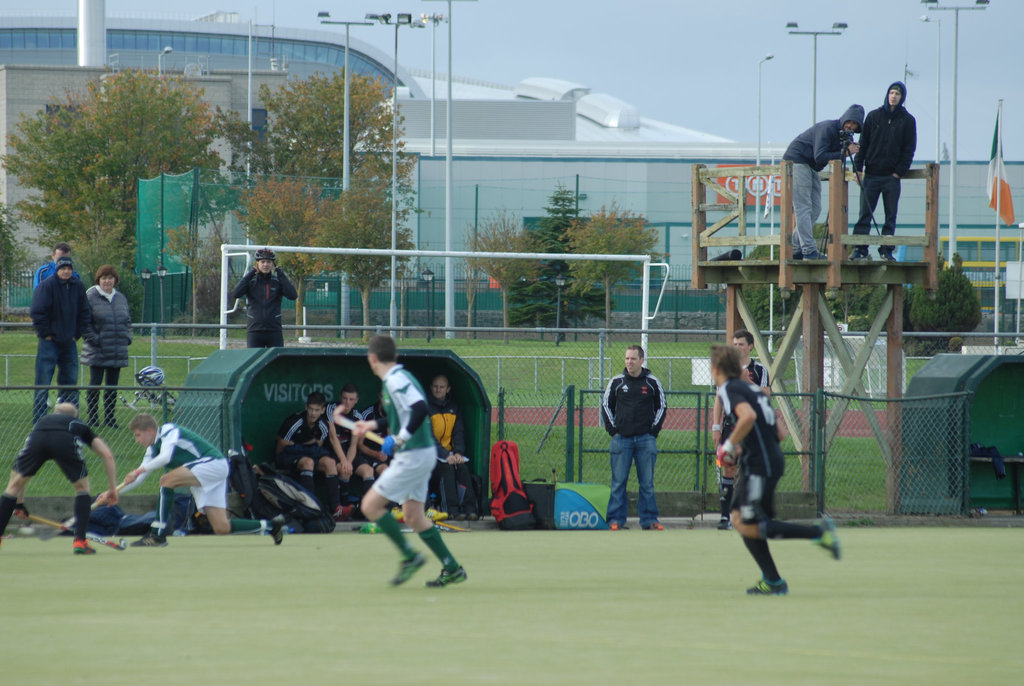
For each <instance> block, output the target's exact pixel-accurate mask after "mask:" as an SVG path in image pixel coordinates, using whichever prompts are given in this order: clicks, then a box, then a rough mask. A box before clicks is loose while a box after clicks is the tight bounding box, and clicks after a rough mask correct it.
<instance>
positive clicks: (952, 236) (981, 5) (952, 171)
mask: <svg viewBox="0 0 1024 686" xmlns="http://www.w3.org/2000/svg"><path fill="white" fill-rule="evenodd" d="M921 4H922V5H928V11H929V12H931V11H943V10H945V11H950V12H952V13H953V135H952V136H951V137H950V151H949V225H948V229H947V234H946V235H947V239H946V242H947V243H948V244H949V245H948V248H949V251H948V252H949V264H953V254H954V253H956V95H957V61H958V60H957V58H958V54H959V51H960V10H984V9H988V0H974V5H969V6H966V7H963V6H958V7H939V6H938V5H939V0H921Z"/></svg>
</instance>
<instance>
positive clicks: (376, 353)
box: [352, 336, 466, 587]
mask: <svg viewBox="0 0 1024 686" xmlns="http://www.w3.org/2000/svg"><path fill="white" fill-rule="evenodd" d="M366 358H367V361H368V362H369V363H370V369H371V370H373V373H374V374H375V375H376V376H377V377H378V378H379V379H380V380H381V381H382V382H383V388H382V390H381V404H382V405H383V408H384V414H385V417H383V418H377V419H372V420H368V421H367V420H362V421H359V422H356V428H355V429H353V432H352V433H353V434H354V435H356V436H362V435H364V434H365V433H366V432H367V431H377V430H380V429H382V428H384V427H385V426H387V428H388V430H389V435H388V436H387V437H386V438H385V439H384V443H383V445H381V452H382V453H384V454H385V455H389V456H390V455H394V459H393V460H391V463H390V465H389V466H388V468H387V469H385V470H384V473H383V474H381V475H380V478H378V479H377V480H376V481H375V482H374V483H373V486H372V487H371V488H370V490H369V491H367V493H366V495H365V496H363V503H362V512H363V514H364V515H365V516H366V518H367V519H369V520H370V521H371V522H376V523H377V526H378V527H380V530H381V531H382V532H383V533H385V534H386V535H387V537H388V538H390V539H391V540H392V541H393V542H394V544H395V545H396V546H398V550H399V551H400V552H401V554H402V564H401V566H400V567H399V568H398V574H397V575H396V576H395V577H394V578H393V579H392V580H391V583H392V584H394V585H395V586H397V585H399V584H402V583H405V582H406V581H408V580H409V577H411V576H412V575H413V574H414V573H415V572H416V570H418V569H419V568H420V567H422V566H423V565H424V564H426V560H425V559H424V558H423V556H422V555H421V554H419V553H418V552H416V550H415V549H413V548H412V547H411V546H410V545H409V542H408V541H407V540H406V538H405V536H404V535H403V534H402V529H401V526H400V525H399V523H398V521H397V520H396V519H395V518H394V517H393V516H392V515H391V512H390V511H389V509H388V508H389V504H390V503H391V502H396V503H399V504H401V506H402V514H403V519H404V520H405V523H406V524H408V525H409V526H411V527H412V530H413V531H415V532H416V533H418V534H419V536H420V538H421V539H423V542H424V543H425V544H426V545H427V547H428V548H430V550H431V552H433V553H434V555H436V556H437V558H438V559H439V560H440V561H441V564H442V569H441V575H440V576H439V577H437V578H436V579H434V580H433V581H428V582H427V586H430V587H438V586H448V585H449V584H456V583H459V582H462V581H465V580H466V570H465V569H463V568H462V567H461V566H460V565H459V563H458V562H456V561H455V558H454V557H453V556H452V554H451V552H449V550H448V546H446V545H445V543H444V541H443V540H441V533H440V532H439V531H438V530H437V529H435V528H434V523H433V522H431V521H430V520H429V519H427V517H426V515H425V514H424V507H425V503H426V501H427V495H428V493H427V491H428V483H429V481H430V472H431V471H432V470H433V469H434V463H435V462H436V461H437V448H436V447H435V444H434V433H433V431H432V430H431V428H430V422H429V421H427V417H428V415H429V414H430V411H429V410H428V408H427V399H426V394H424V392H423V388H422V387H421V386H420V384H419V382H418V381H416V379H415V378H414V377H413V375H412V374H410V373H409V372H407V371H406V370H405V369H404V368H403V367H402V365H400V364H397V359H398V349H397V347H396V346H395V341H394V339H392V338H391V337H390V336H374V337H373V338H372V339H371V340H370V346H369V349H368V351H367V355H366Z"/></svg>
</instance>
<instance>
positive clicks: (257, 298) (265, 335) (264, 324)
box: [231, 248, 299, 348]
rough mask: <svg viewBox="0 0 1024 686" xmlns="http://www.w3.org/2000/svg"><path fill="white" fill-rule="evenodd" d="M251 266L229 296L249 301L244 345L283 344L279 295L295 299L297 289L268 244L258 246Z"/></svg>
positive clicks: (277, 345) (269, 345)
mask: <svg viewBox="0 0 1024 686" xmlns="http://www.w3.org/2000/svg"><path fill="white" fill-rule="evenodd" d="M254 262H255V264H254V265H253V267H252V269H250V270H249V271H248V272H246V274H245V276H243V277H242V279H241V280H240V281H239V282H238V283H237V284H236V285H235V287H234V288H233V289H231V299H232V300H234V299H235V298H241V297H242V296H243V295H244V296H245V297H246V300H247V301H248V314H249V318H248V322H247V323H246V336H245V340H246V347H249V348H274V347H278V348H280V347H281V346H283V345H284V330H283V329H282V328H281V298H282V297H284V298H288V299H289V300H295V299H296V298H298V297H299V293H298V291H296V290H295V286H294V285H293V284H292V282H291V281H289V280H288V277H287V276H286V275H285V273H284V271H283V270H282V269H281V268H280V267H278V266H277V255H275V254H274V251H273V250H271V249H270V248H260V249H259V250H257V251H256V255H255V256H254Z"/></svg>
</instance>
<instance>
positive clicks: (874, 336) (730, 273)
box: [691, 160, 939, 488]
mask: <svg viewBox="0 0 1024 686" xmlns="http://www.w3.org/2000/svg"><path fill="white" fill-rule="evenodd" d="M756 176H777V177H779V178H780V180H781V201H780V204H781V217H780V222H779V233H778V234H774V235H764V236H752V235H749V234H748V232H747V228H748V223H747V208H748V204H747V192H746V180H747V178H748V177H756ZM820 176H821V178H822V179H823V180H825V181H827V183H828V190H829V193H828V195H829V202H828V208H827V210H828V227H827V241H826V242H827V247H826V249H825V251H824V252H825V254H826V255H827V257H828V259H824V260H794V259H793V248H792V242H791V237H792V234H793V231H794V225H795V218H794V214H793V163H792V162H782V163H780V164H777V165H761V166H753V165H752V166H747V167H722V168H714V169H713V168H709V167H707V166H706V165H703V164H695V165H693V231H692V242H693V243H692V253H693V271H692V277H691V278H692V285H693V287H694V288H707V287H708V285H710V284H719V285H724V286H725V287H726V306H725V329H726V342H731V341H732V334H733V332H734V331H736V330H737V329H741V328H744V329H747V330H748V331H750V333H751V334H753V336H754V348H755V350H756V352H757V357H758V358H759V359H760V360H761V362H762V364H764V365H765V366H766V367H767V368H768V371H769V374H770V377H771V379H772V389H773V390H775V391H778V392H782V393H786V392H789V391H790V389H788V388H787V387H786V382H785V380H784V379H785V378H786V377H787V374H786V371H787V368H788V366H789V364H790V362H791V361H792V359H793V354H794V352H795V350H796V346H797V343H798V342H800V341H801V340H802V341H803V347H804V355H803V368H802V369H801V370H800V380H801V390H802V391H804V392H806V393H815V392H817V391H818V390H820V389H822V388H823V386H824V352H825V345H824V338H825V336H826V335H827V336H828V337H829V340H830V341H831V342H832V346H833V349H834V350H835V351H836V357H837V359H838V363H839V364H840V365H841V366H842V369H843V371H844V373H845V374H846V379H847V381H846V383H845V385H844V386H843V388H842V389H841V390H840V394H842V395H851V396H861V397H865V398H866V397H867V392H866V390H865V388H864V384H863V381H862V377H863V373H864V369H865V367H866V365H867V362H868V358H869V356H870V353H871V350H872V349H873V348H874V345H875V342H876V341H877V340H878V337H879V335H880V334H881V331H882V329H883V328H884V329H885V332H886V371H887V378H886V396H887V397H889V398H901V397H902V396H903V355H902V351H903V298H904V287H905V286H907V285H913V286H923V287H924V288H926V289H928V290H930V291H934V290H935V289H936V287H937V284H938V244H939V240H938V238H939V204H938V203H939V168H938V165H936V164H934V163H930V164H927V165H925V167H924V169H913V170H911V171H910V172H909V173H908V174H907V175H906V176H905V177H903V181H904V182H913V181H915V180H923V181H924V183H925V232H924V235H923V236H911V235H900V233H899V227H898V226H897V232H896V235H893V236H879V235H878V234H877V233H874V234H868V235H865V236H857V235H851V234H850V232H849V207H848V203H849V183H850V182H851V181H853V182H854V183H856V180H855V177H854V174H853V172H851V171H845V170H844V167H843V164H842V163H841V162H840V161H839V160H834V161H833V162H831V163H830V165H829V166H828V167H827V168H826V169H825V170H823V171H822V172H821V173H820ZM730 177H731V178H736V180H737V184H736V186H735V188H737V189H738V191H733V190H731V189H730V188H727V187H726V186H725V184H723V183H722V182H721V181H722V179H725V178H730ZM709 188H710V189H711V190H712V191H713V192H714V193H717V194H718V195H720V196H722V197H724V198H727V199H728V200H729V201H728V202H724V203H709V202H708V200H707V199H708V189H709ZM881 206H882V203H881V202H879V208H881ZM755 209H756V208H755ZM709 214H719V215H721V216H720V218H718V219H717V220H715V221H714V222H713V223H709V219H708V215H709ZM858 214H859V211H858ZM734 223H735V224H736V226H737V232H736V235H731V236H724V235H719V234H720V233H722V232H723V229H725V228H726V227H728V226H731V225H733V224H734ZM762 245H774V246H775V250H776V252H775V254H776V255H777V256H778V258H777V259H772V260H768V259H741V260H721V259H714V260H709V259H708V249H709V248H714V249H721V250H722V251H723V252H724V251H727V250H732V249H739V250H743V249H744V248H756V247H758V246H762ZM857 245H868V246H879V245H888V246H893V247H896V246H900V245H906V246H919V247H922V248H923V249H924V259H923V261H921V262H883V261H877V260H875V261H872V260H857V261H851V260H850V259H849V256H850V254H851V252H852V250H853V246H857ZM765 284H775V285H777V286H778V287H779V289H780V290H781V291H783V292H784V293H790V292H794V291H798V292H799V293H800V302H799V304H798V305H797V308H796V310H795V311H794V312H793V316H792V319H791V321H790V324H789V326H788V327H787V329H786V330H785V332H784V335H783V337H782V340H781V343H780V344H779V347H778V349H777V350H774V351H772V350H769V349H768V345H767V342H766V340H765V338H764V337H763V336H761V334H760V330H759V327H758V325H757V322H756V321H755V320H754V316H753V314H752V312H751V311H750V308H749V307H748V306H747V304H746V300H745V299H744V297H743V287H744V286H747V285H765ZM856 285H884V286H886V287H887V289H888V292H887V294H886V297H885V300H884V301H883V303H882V306H881V307H880V308H879V310H878V312H876V313H875V317H874V320H873V321H872V323H871V327H870V329H869V330H868V331H867V332H866V335H865V340H864V345H863V346H862V347H861V349H860V351H859V352H858V353H857V354H856V356H855V357H854V356H853V355H851V354H850V350H849V349H848V348H847V346H846V345H845V343H844V342H843V340H842V335H841V334H840V331H839V327H838V324H837V323H836V321H835V318H834V317H833V316H832V311H831V309H830V308H829V306H828V302H827V301H826V297H828V298H834V297H836V296H837V295H838V293H839V289H841V288H845V287H847V286H856ZM859 404H860V405H861V409H862V411H864V413H865V417H866V418H867V420H868V424H869V426H870V427H871V429H872V432H873V433H874V435H875V437H876V438H877V440H878V442H879V445H880V446H882V450H883V452H884V453H885V457H886V460H887V463H888V464H890V465H893V464H894V462H895V461H898V460H899V456H898V455H894V454H892V453H893V450H894V449H893V448H892V446H899V445H900V440H899V435H900V410H899V406H898V404H897V403H889V404H888V407H889V410H888V413H887V416H886V426H885V427H882V426H881V424H880V422H879V421H878V418H877V417H876V416H875V414H874V412H870V411H869V408H868V405H867V403H859ZM841 405H842V406H841V407H837V408H835V409H836V410H839V412H837V413H836V414H837V415H841V414H842V411H845V409H846V406H847V405H849V401H846V402H845V403H843V404H841ZM779 408H780V410H781V413H782V416H783V418H784V420H785V421H786V423H787V425H788V426H789V429H790V434H791V435H792V436H793V440H794V442H795V444H796V447H797V450H798V451H800V452H801V453H806V454H807V455H810V454H811V453H812V452H813V451H815V450H816V449H817V448H818V446H815V445H814V443H815V441H816V440H817V437H815V436H813V435H811V432H810V431H809V430H808V429H807V427H805V426H801V424H800V422H799V421H798V413H797V411H796V408H795V407H794V406H793V403H792V400H791V399H790V398H780V402H779ZM838 423H839V422H838V420H836V421H829V423H828V426H827V427H826V432H825V436H824V441H825V444H824V446H821V447H823V448H825V449H827V446H828V445H829V444H830V443H831V440H832V437H833V436H834V433H835V430H836V429H837V428H838ZM890 473H891V472H890ZM808 486H809V484H808V471H807V460H806V459H805V460H804V487H805V488H807V487H808Z"/></svg>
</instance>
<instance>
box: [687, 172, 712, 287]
mask: <svg viewBox="0 0 1024 686" xmlns="http://www.w3.org/2000/svg"><path fill="white" fill-rule="evenodd" d="M705 168H706V165H703V164H695V165H693V186H692V189H691V191H692V193H691V195H692V196H693V219H692V223H691V226H690V253H691V254H692V255H693V269H692V271H691V272H690V285H691V287H693V288H707V286H708V282H707V279H705V278H704V270H703V269H701V268H700V267H698V266H697V265H698V264H699V263H700V262H703V261H705V260H707V259H708V249H707V248H702V247H701V246H700V236H701V234H702V233H704V231H705V230H706V229H707V228H708V218H707V214H705V212H704V210H703V209H701V205H703V204H704V203H705V201H706V200H707V188H706V187H705V186H704V184H703V183H702V182H701V179H700V173H701V171H703V170H704V169H705Z"/></svg>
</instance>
